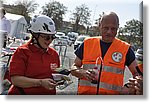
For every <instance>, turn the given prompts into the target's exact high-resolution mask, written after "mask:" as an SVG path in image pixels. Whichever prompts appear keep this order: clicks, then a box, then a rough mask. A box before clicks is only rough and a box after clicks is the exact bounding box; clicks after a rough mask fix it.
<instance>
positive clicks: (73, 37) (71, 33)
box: [68, 32, 79, 43]
mask: <svg viewBox="0 0 150 102" xmlns="http://www.w3.org/2000/svg"><path fill="white" fill-rule="evenodd" d="M78 36H79V34H78V33H76V32H68V37H69V40H71V41H72V42H73V43H74V42H75V40H76V39H77V37H78Z"/></svg>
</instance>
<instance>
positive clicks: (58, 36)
mask: <svg viewBox="0 0 150 102" xmlns="http://www.w3.org/2000/svg"><path fill="white" fill-rule="evenodd" d="M55 36H56V37H57V38H60V37H61V36H65V33H63V32H57V33H56V34H55Z"/></svg>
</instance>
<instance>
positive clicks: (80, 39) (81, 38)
mask: <svg viewBox="0 0 150 102" xmlns="http://www.w3.org/2000/svg"><path fill="white" fill-rule="evenodd" d="M84 39H85V37H79V38H78V39H77V40H78V41H83V40H84Z"/></svg>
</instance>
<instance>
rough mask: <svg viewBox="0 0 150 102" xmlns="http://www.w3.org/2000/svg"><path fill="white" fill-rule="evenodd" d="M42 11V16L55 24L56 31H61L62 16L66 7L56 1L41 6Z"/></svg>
mask: <svg viewBox="0 0 150 102" xmlns="http://www.w3.org/2000/svg"><path fill="white" fill-rule="evenodd" d="M42 9H43V12H42V14H44V15H47V16H49V17H51V18H52V19H53V20H54V22H55V24H56V29H61V27H62V22H63V15H65V13H66V11H67V7H65V6H64V5H63V4H61V3H59V2H57V1H53V2H49V3H48V4H46V5H45V6H43V7H42Z"/></svg>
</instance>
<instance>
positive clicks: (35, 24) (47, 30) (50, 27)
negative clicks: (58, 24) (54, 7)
mask: <svg viewBox="0 0 150 102" xmlns="http://www.w3.org/2000/svg"><path fill="white" fill-rule="evenodd" d="M30 24H31V25H30V28H29V29H28V30H29V31H31V32H33V33H35V34H39V33H41V34H56V30H55V23H54V21H53V20H52V19H51V18H50V17H48V16H45V15H41V16H38V17H34V18H33V19H32V21H31V23H30Z"/></svg>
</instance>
